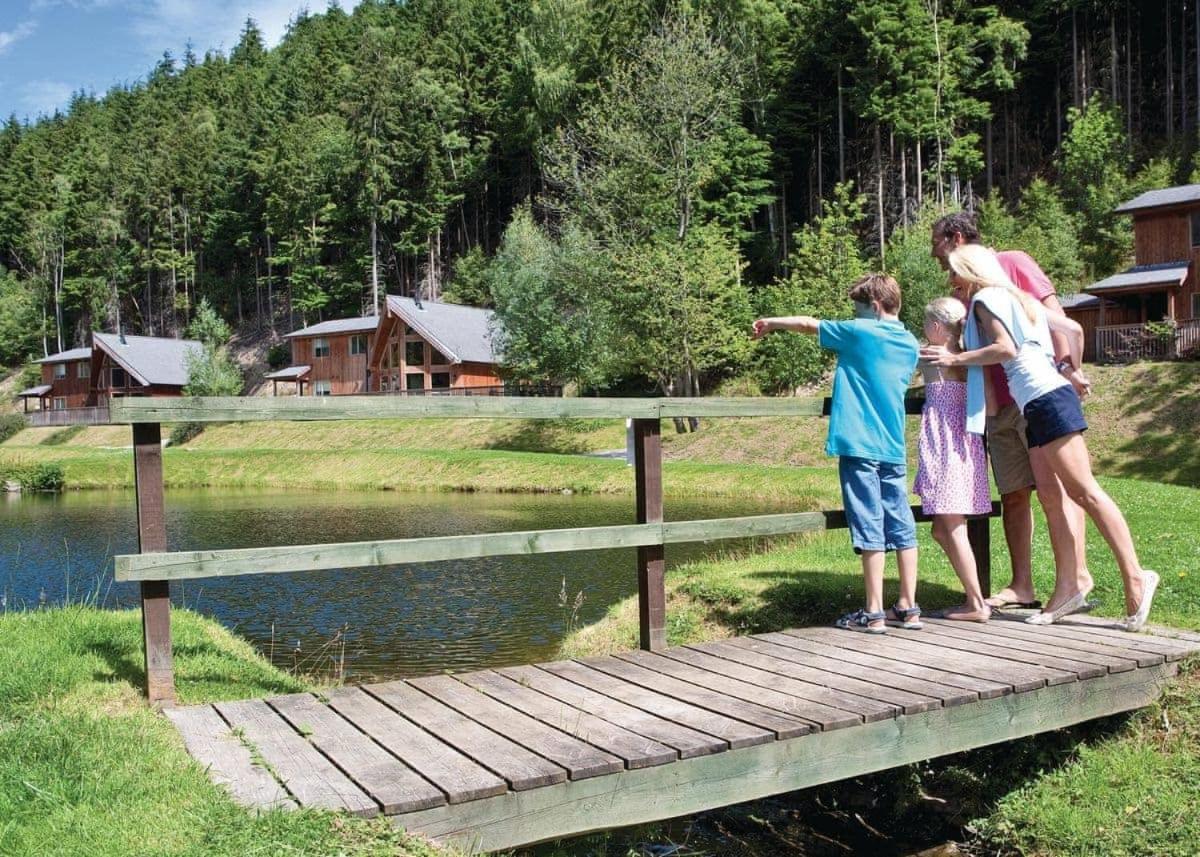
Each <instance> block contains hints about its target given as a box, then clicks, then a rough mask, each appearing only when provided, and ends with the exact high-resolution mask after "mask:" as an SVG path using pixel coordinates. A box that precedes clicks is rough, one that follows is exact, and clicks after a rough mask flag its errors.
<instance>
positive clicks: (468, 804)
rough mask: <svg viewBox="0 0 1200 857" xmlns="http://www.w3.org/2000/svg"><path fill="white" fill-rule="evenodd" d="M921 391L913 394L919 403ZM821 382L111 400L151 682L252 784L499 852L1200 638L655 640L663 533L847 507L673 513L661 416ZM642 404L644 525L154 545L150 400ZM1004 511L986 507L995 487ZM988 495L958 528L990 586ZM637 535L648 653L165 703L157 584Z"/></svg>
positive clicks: (276, 413)
mask: <svg viewBox="0 0 1200 857" xmlns="http://www.w3.org/2000/svg"><path fill="white" fill-rule="evenodd" d="M918 407H919V403H913V404H912V405H910V409H916V408H918ZM823 411H824V404H823V402H822V401H821V400H819V399H817V400H797V399H790V400H776V399H556V400H552V399H505V398H499V397H497V398H479V399H470V398H456V399H451V398H446V399H399V398H397V399H381V398H378V397H361V398H360V397H336V398H310V399H296V398H286V399H276V400H266V401H264V400H262V399H238V398H231V399H203V398H194V399H186V398H185V399H124V400H114V402H113V405H112V412H111V416H110V419H111V421H112V422H114V423H130V424H132V425H133V434H134V461H135V474H136V482H137V499H138V530H139V546H140V549H141V551H142V552H141V553H139V554H134V555H128V556H119V557H117V560H116V577H117V579H118V580H129V581H140V582H141V585H142V607H143V627H144V638H145V645H146V676H147V684H146V688H147V695H148V697H149V699H150V701H151V702H152V703H154V704H155V705H158V706H160V707H162V708H163V709H164V710H165V711H166V714H167V716H168V717H170V718H171V720H172V721H173V722H174V723H175V724H176V725H177V726H178V728H179V730H180V732H181V734H182V735H183V738H184V741H185V743H186V745H187V748H188V750H189V751H190V752H191V754H192V755H193V756H194V757H195V758H196V759H198V760H199V761H200V762H201V763H202V764H204V765H206V766H207V767H208V769H209V772H210V774H211V776H212V777H213V779H214V780H216V781H217V782H219V783H222V784H224V785H225V786H227V787H228V788H229V790H230V791H231V792H232V793H233V795H234V796H235V797H236V798H237V799H238V800H240V801H241V802H243V803H245V804H246V805H248V806H251V807H255V808H259V809H268V808H269V809H275V808H279V809H286V808H296V807H316V808H324V809H331V810H342V811H348V812H351V813H354V814H357V815H363V816H373V815H378V814H381V813H382V814H384V815H387V816H389V817H391V818H392V819H394V821H395V823H396V824H398V825H401V826H403V827H404V828H406V829H407V830H409V831H412V832H417V833H423V834H426V835H428V836H430V837H432V838H434V839H436V840H440V841H453V842H456V843H459V844H460V845H463V846H465V847H466V848H468V849H469V850H473V851H490V850H497V849H503V848H509V847H514V846H518V845H523V844H528V843H532V842H538V841H542V840H545V839H552V838H558V837H563V836H569V835H572V834H577V833H582V832H586V831H591V830H597V829H603V828H609V827H617V826H623V825H628V824H635V823H640V822H645V821H651V820H657V819H664V818H670V817H673V816H678V815H683V814H688V813H693V812H698V811H701V810H705V809H711V808H714V807H719V806H724V805H728V804H732V803H738V802H742V801H746V800H752V799H755V798H759V797H763V796H766V795H771V794H778V793H781V792H786V791H791V790H794V789H797V788H802V787H806V786H811V785H815V784H819V783H824V782H829V781H832V780H837V779H843V778H846V777H851V776H855V775H859V774H863V773H868V772H872V771H877V770H881V769H885V768H890V767H895V766H898V765H903V764H907V763H910V762H914V761H918V760H922V759H928V758H932V757H935V756H939V755H943V754H947V753H953V752H958V751H961V750H966V749H970V748H973V747H979V746H983V745H986V744H991V743H996V742H1000V741H1007V740H1011V739H1013V738H1018V737H1021V736H1026V735H1031V734H1035V733H1038V732H1043V731H1047V730H1051V729H1057V728H1061V727H1064V726H1068V725H1071V724H1074V723H1079V722H1082V721H1085V720H1089V719H1093V718H1096V717H1102V716H1106V715H1109V714H1114V713H1117V712H1121V711H1128V710H1131V709H1134V708H1138V707H1141V706H1144V705H1146V704H1148V703H1150V702H1151V701H1152V700H1153V699H1154V698H1155V697H1156V696H1157V695H1158V693H1159V692H1160V690H1161V689H1162V687H1163V685H1164V684H1165V683H1166V682H1167V681H1168V680H1169V679H1170V677H1171V676H1173V675H1174V674H1175V672H1176V669H1177V665H1178V664H1177V662H1178V661H1179V660H1180V659H1182V658H1183V657H1185V656H1186V655H1188V654H1190V653H1192V652H1195V651H1200V635H1189V634H1183V633H1179V632H1171V633H1169V634H1168V632H1161V633H1158V634H1140V635H1134V634H1127V633H1125V632H1124V631H1121V630H1119V629H1117V628H1116V627H1115V626H1113V625H1112V624H1111V623H1105V622H1102V621H1098V620H1090V621H1089V620H1083V619H1080V620H1074V621H1069V622H1066V623H1062V624H1059V625H1055V626H1049V627H1041V626H1029V625H1025V624H1023V623H1020V622H1015V621H1009V620H1008V619H1006V618H1000V619H997V620H994V621H993V622H991V623H989V624H987V625H984V626H979V625H971V626H964V625H963V624H961V623H953V622H946V621H941V620H929V621H928V622H927V625H926V628H925V629H924V630H921V631H901V630H899V629H894V630H893V631H891V633H889V634H888V635H885V636H881V637H870V636H867V635H864V634H853V633H848V632H845V631H836V630H833V629H829V628H798V629H792V630H787V631H781V632H778V633H771V634H761V635H756V636H750V637H741V638H736V639H732V640H725V641H720V642H712V643H706V644H702V645H695V646H686V647H678V648H669V647H667V645H666V639H665V636H666V635H665V630H664V629H665V593H664V589H663V551H664V547H665V545H667V544H672V543H679V542H688V541H710V540H714V539H724V538H741V537H747V536H762V535H776V534H785V533H797V532H810V531H818V530H824V529H829V528H835V527H844V526H845V519H844V516H843V515H842V513H841V512H839V511H831V512H801V513H796V514H785V515H760V516H753V517H744V518H722V519H717V520H707V521H681V522H669V523H664V522H663V519H662V518H663V516H662V466H661V446H660V436H659V426H660V420H661V419H662V418H664V417H674V416H701V417H728V416H796V417H802V416H808V417H812V416H819V415H821V414H822V413H823ZM581 416H583V417H610V418H611V417H630V418H632V419H633V420H634V439H635V454H636V455H635V483H636V494H637V523H635V524H629V525H619V526H609V527H592V528H584V529H573V530H537V531H529V532H519V533H496V534H487V535H462V536H451V537H438V538H426V539H403V540H390V541H379V542H357V543H346V544H330V545H300V546H282V547H272V548H248V549H240V550H220V551H190V552H168V551H167V550H166V546H167V545H166V533H165V529H164V524H163V514H162V512H163V483H162V453H161V444H160V440H159V439H160V437H161V429H160V423H163V422H183V421H209V422H216V421H220V422H229V421H239V420H288V419H293V420H314V419H317V420H325V419H379V418H386V417H406V418H412V417H464V418H465V417H471V418H480V417H491V418H506V419H513V418H517V419H553V418H561V417H581ZM992 514H993V515H994V514H996V510H995V509H993V512H992ZM988 524H989V521H988V518H987V517H986V516H985V517H980V518H978V519H976V520H972V521H971V522H970V524H969V531H970V536H971V541H972V546H973V549H974V551H975V554H976V557H977V560H978V561H979V564H980V569H981V572H982V574H981V577H983V579H984V583H985V591H986V581H987V576H988V574H987V573H988V569H989V565H988V557H989V538H988ZM617 547H636V548H637V554H638V559H637V569H636V571H637V575H638V584H639V586H638V589H639V616H640V650H638V651H633V652H628V653H624V654H620V655H617V656H614V657H602V658H589V659H582V660H578V661H562V662H555V663H546V664H537V665H516V666H512V667H507V668H501V669H496V670H481V671H476V672H469V673H463V674H459V675H437V676H425V677H416V678H409V679H406V680H403V681H392V682H387V683H383V684H374V685H366V686H361V687H358V686H356V687H343V688H337V689H333V690H331V691H328V692H326V693H322V694H317V695H313V694H294V695H289V696H283V697H278V698H274V699H267V700H243V701H237V702H223V703H216V704H213V705H204V706H195V707H175V705H174V702H175V694H174V679H173V670H172V659H171V637H170V601H169V592H170V581H172V580H184V579H191V578H198V577H211V576H230V575H241V574H264V573H284V572H292V571H310V570H315V569H331V568H356V567H357V568H369V567H375V566H380V565H388V564H394V563H412V562H432V561H439V560H447V559H458V558H467V557H482V556H497V555H511V554H528V553H545V552H556V551H576V550H594V549H597V548H617Z"/></svg>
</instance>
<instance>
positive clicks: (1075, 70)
mask: <svg viewBox="0 0 1200 857" xmlns="http://www.w3.org/2000/svg"><path fill="white" fill-rule="evenodd" d="M1077 17H1078V15H1077V13H1076V11H1075V10H1074V9H1072V10H1071V103H1072V104H1073V105H1075V107H1076V108H1078V107H1079V106H1080V104H1079V27H1078V22H1077V20H1076V19H1077Z"/></svg>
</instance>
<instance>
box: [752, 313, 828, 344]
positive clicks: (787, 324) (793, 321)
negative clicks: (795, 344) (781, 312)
mask: <svg viewBox="0 0 1200 857" xmlns="http://www.w3.org/2000/svg"><path fill="white" fill-rule="evenodd" d="M820 324H821V319H819V318H813V317H812V316H811V315H789V316H782V317H776V318H760V319H757V320H756V321H755V322H754V332H753V336H754V338H755V339H762V338H763V337H764V336H766V335H767V334H768V333H770V332H771V331H774V330H789V331H791V332H792V333H809V334H812V335H814V336H815V335H816V333H817V328H818V327H819V326H820Z"/></svg>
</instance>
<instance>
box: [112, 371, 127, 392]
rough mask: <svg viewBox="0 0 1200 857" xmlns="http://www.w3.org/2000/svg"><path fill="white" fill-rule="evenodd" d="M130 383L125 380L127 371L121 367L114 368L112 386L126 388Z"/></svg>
mask: <svg viewBox="0 0 1200 857" xmlns="http://www.w3.org/2000/svg"><path fill="white" fill-rule="evenodd" d="M128 384H129V382H128V381H127V380H126V378H125V370H124V369H122V368H121V367H120V366H114V367H113V368H112V385H111V386H113V387H125V386H127V385H128Z"/></svg>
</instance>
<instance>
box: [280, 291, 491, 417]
mask: <svg viewBox="0 0 1200 857" xmlns="http://www.w3.org/2000/svg"><path fill="white" fill-rule="evenodd" d="M493 317H494V314H493V313H492V311H491V310H486V309H478V308H476V307H469V306H461V305H458V304H448V303H438V302H434V301H417V300H414V299H413V298H406V297H399V296H397V295H389V296H388V298H387V303H386V305H385V307H384V312H383V314H382V315H380V316H365V317H361V318H342V319H334V320H332V321H324V322H321V323H320V324H315V325H312V326H310V327H305V328H303V329H301V330H295V331H292V332H291V333H289V334H287V337H286V338H287V339H289V340H290V341H291V344H292V365H291V366H288V367H287V368H285V369H281V370H279V371H277V372H271V373H269V374H268V375H266V376H265V377H266V379H267V380H269V381H272V382H273V383H274V386H275V394H276V395H278V391H279V384H280V382H289V383H292V384H295V393H296V395H298V396H303V395H312V396H339V395H351V394H355V393H394V394H401V395H424V394H466V395H470V394H471V393H483V394H487V393H491V392H497V391H502V390H503V381H501V379H500V375H499V372H498V371H497V364H498V363H499V357H498V356H497V354H496V351H495V349H494V348H493V346H492V333H491V329H492V324H493Z"/></svg>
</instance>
